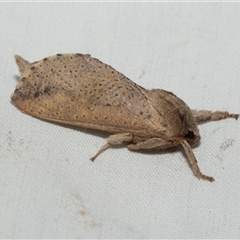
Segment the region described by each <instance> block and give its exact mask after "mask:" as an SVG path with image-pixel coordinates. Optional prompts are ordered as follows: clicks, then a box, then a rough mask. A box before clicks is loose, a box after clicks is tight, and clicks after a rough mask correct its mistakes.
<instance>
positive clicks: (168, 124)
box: [148, 89, 200, 144]
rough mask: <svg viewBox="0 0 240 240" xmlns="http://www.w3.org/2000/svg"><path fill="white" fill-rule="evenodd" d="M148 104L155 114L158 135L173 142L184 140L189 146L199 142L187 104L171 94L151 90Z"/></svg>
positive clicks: (159, 90)
mask: <svg viewBox="0 0 240 240" xmlns="http://www.w3.org/2000/svg"><path fill="white" fill-rule="evenodd" d="M148 96H149V104H150V105H151V107H152V108H153V109H154V110H153V111H155V112H156V115H157V116H158V119H156V120H157V121H156V122H157V124H158V125H159V126H160V128H159V134H163V135H164V137H165V138H167V139H169V140H174V141H182V140H186V141H188V142H189V143H190V144H194V143H197V142H198V141H199V140H200V135H199V130H198V127H197V123H196V120H195V118H194V116H193V114H192V112H191V110H190V108H189V107H188V106H187V104H186V103H185V102H184V101H183V100H181V99H180V98H178V97H177V96H175V95H174V94H173V93H171V92H167V91H165V90H161V89H152V90H150V91H149V92H148Z"/></svg>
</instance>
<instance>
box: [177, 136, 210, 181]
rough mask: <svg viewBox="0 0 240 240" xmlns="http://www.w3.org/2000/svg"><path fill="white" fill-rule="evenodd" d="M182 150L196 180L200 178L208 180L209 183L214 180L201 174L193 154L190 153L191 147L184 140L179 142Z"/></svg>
mask: <svg viewBox="0 0 240 240" xmlns="http://www.w3.org/2000/svg"><path fill="white" fill-rule="evenodd" d="M181 144H182V146H183V148H184V150H185V153H186V155H187V158H188V161H189V163H190V165H191V167H192V170H193V173H194V174H195V175H196V176H197V177H198V178H202V179H204V180H208V181H210V182H212V181H214V178H213V177H209V176H207V175H204V174H202V173H201V171H200V169H199V167H198V164H197V160H196V158H195V156H194V153H193V151H192V148H191V146H190V145H189V143H188V142H187V141H186V140H183V141H182V142H181Z"/></svg>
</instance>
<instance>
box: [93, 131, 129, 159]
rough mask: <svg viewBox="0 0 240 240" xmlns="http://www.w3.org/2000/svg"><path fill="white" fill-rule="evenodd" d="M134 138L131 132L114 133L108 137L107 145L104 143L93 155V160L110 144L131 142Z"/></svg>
mask: <svg viewBox="0 0 240 240" xmlns="http://www.w3.org/2000/svg"><path fill="white" fill-rule="evenodd" d="M132 138H133V136H132V134H131V133H119V134H114V135H111V136H109V137H108V139H107V143H106V144H105V145H103V146H102V147H101V148H100V149H99V151H98V152H97V153H96V154H95V155H94V156H93V157H91V160H92V161H94V160H95V158H96V157H97V156H98V155H99V154H100V153H102V152H103V151H105V150H106V149H107V148H109V147H110V146H112V145H117V144H121V143H122V142H129V141H131V140H132Z"/></svg>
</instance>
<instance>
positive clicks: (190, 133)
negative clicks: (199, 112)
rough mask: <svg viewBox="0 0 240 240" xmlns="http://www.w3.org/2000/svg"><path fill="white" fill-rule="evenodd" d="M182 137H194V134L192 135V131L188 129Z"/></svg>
mask: <svg viewBox="0 0 240 240" xmlns="http://www.w3.org/2000/svg"><path fill="white" fill-rule="evenodd" d="M184 137H186V138H194V137H195V135H194V132H192V131H188V133H187V134H186V135H185V136H184Z"/></svg>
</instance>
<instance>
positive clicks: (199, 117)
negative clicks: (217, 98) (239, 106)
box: [191, 110, 239, 123]
mask: <svg viewBox="0 0 240 240" xmlns="http://www.w3.org/2000/svg"><path fill="white" fill-rule="evenodd" d="M191 112H192V114H193V117H194V118H195V120H196V122H197V123H200V122H206V121H217V120H221V119H225V118H235V119H238V117H239V114H234V113H229V112H223V111H215V112H213V111H208V110H191Z"/></svg>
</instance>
